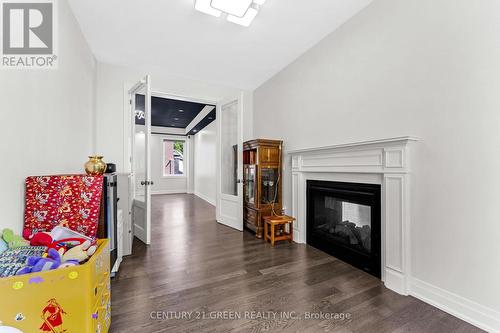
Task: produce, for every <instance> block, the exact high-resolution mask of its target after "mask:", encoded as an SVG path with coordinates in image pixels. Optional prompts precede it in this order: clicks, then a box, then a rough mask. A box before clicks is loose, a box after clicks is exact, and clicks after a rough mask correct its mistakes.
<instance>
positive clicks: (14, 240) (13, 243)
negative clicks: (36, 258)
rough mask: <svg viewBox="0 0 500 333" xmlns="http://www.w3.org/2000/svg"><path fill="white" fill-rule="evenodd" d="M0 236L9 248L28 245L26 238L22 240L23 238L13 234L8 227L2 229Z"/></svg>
mask: <svg viewBox="0 0 500 333" xmlns="http://www.w3.org/2000/svg"><path fill="white" fill-rule="evenodd" d="M2 238H3V240H4V241H5V242H6V243H7V244H8V245H9V249H14V248H16V247H21V246H28V245H29V243H28V242H27V241H26V240H24V238H22V237H21V236H19V235H16V234H14V232H13V231H12V230H11V229H8V228H7V229H3V232H2Z"/></svg>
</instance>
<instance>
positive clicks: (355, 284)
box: [111, 194, 480, 333]
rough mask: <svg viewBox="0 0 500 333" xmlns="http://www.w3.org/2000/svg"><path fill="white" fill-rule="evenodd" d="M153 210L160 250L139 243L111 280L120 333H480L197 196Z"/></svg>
mask: <svg viewBox="0 0 500 333" xmlns="http://www.w3.org/2000/svg"><path fill="white" fill-rule="evenodd" d="M152 206H153V218H152V228H153V229H152V245H151V246H150V247H149V248H147V247H146V246H145V245H143V244H142V243H141V242H139V241H138V240H137V239H136V240H135V241H134V249H133V253H134V254H133V255H132V256H130V257H126V258H124V261H123V263H122V266H121V268H120V272H119V275H118V276H117V277H116V278H115V279H113V280H112V318H113V320H112V325H111V332H114V333H117V332H141V333H152V332H409V331H411V332H467V333H468V332H480V330H479V329H477V328H475V327H473V326H471V325H469V324H467V323H465V322H463V321H461V320H459V319H457V318H455V317H453V316H451V315H448V314H446V313H445V312H443V311H441V310H438V309H436V308H434V307H432V306H430V305H428V304H425V303H423V302H421V301H419V300H417V299H415V298H413V297H403V296H400V295H398V294H395V293H394V292H392V291H389V290H388V289H386V288H385V287H384V286H383V285H382V283H381V282H380V281H379V280H378V279H376V278H374V277H372V276H371V275H368V274H366V273H364V272H362V271H360V270H358V269H355V268H353V267H351V266H349V265H347V264H345V263H343V262H341V261H339V260H336V259H335V258H333V257H331V256H328V255H326V254H325V253H323V252H321V251H319V250H316V249H314V248H312V247H309V246H304V245H299V244H295V243H292V244H289V243H279V244H277V246H276V247H275V248H274V249H273V248H271V246H270V245H269V244H266V243H264V242H263V241H262V240H258V239H255V237H254V236H253V235H252V234H251V233H250V232H247V231H244V232H243V233H241V232H238V231H235V230H233V229H230V228H228V227H225V226H222V225H220V224H218V223H216V222H215V208H214V207H213V206H211V205H210V204H208V203H206V202H205V201H203V200H201V199H199V198H198V197H196V196H194V195H187V194H179V195H157V196H153V205H152ZM183 311H186V312H183ZM252 311H253V312H252ZM307 312H311V313H312V314H316V315H324V314H327V315H329V314H334V313H336V314H338V315H339V316H343V317H342V318H340V317H339V318H338V320H328V319H325V318H324V317H323V318H317V319H316V318H309V319H307V318H305V315H306V313H307ZM203 314H204V316H205V318H199V317H200V316H203ZM266 314H267V315H266ZM181 315H184V318H181V319H171V318H167V317H169V316H181ZM234 316H241V318H240V319H237V320H233V318H234ZM287 316H289V317H287ZM298 316H301V317H302V318H300V319H298V318H297V317H298Z"/></svg>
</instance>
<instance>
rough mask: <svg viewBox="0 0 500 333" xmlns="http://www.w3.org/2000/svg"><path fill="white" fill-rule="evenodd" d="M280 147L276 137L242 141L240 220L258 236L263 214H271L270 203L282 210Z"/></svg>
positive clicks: (275, 210)
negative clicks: (241, 215) (241, 218)
mask: <svg viewBox="0 0 500 333" xmlns="http://www.w3.org/2000/svg"><path fill="white" fill-rule="evenodd" d="M282 147H283V141H279V140H267V139H256V140H250V141H247V142H245V143H243V220H244V225H245V227H246V228H248V229H250V230H252V231H254V232H255V236H256V237H257V238H262V237H263V233H264V232H263V231H264V221H263V217H264V216H270V215H273V206H274V212H275V213H276V214H281V208H282V198H281V196H282V189H281V188H282V186H281V184H282V162H281V160H282ZM273 202H274V205H273Z"/></svg>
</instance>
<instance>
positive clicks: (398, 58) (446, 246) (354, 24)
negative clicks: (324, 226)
mask: <svg viewBox="0 0 500 333" xmlns="http://www.w3.org/2000/svg"><path fill="white" fill-rule="evenodd" d="M498 36H500V3H499V2H498V1H495V0H477V1H468V0H456V1H449V0H405V1H397V0H376V1H374V3H373V4H372V5H370V6H369V7H367V8H366V9H365V10H364V11H362V12H361V13H360V14H358V15H357V16H355V17H354V18H353V19H352V20H350V21H349V22H347V23H346V24H345V25H344V26H342V27H341V28H339V29H338V30H337V31H335V32H334V33H332V34H331V35H329V36H328V37H326V38H325V39H324V40H323V41H321V42H320V43H319V44H317V45H316V46H315V47H313V48H312V49H311V50H309V51H308V52H307V53H305V54H304V55H303V56H301V57H300V58H299V59H297V60H296V61H295V62H294V63H292V64H291V65H289V66H288V67H287V68H285V69H284V70H283V71H282V72H280V73H278V74H277V75H276V76H274V77H273V78H272V79H270V80H269V81H268V82H266V83H264V84H263V85H262V86H261V87H259V88H258V89H256V91H255V92H254V133H255V136H256V137H265V138H275V139H283V140H284V141H285V150H290V149H298V148H308V147H315V146H325V145H333V144H340V143H349V142H357V141H364V140H370V139H383V138H388V137H396V136H404V135H413V136H417V137H420V138H422V139H423V141H421V142H419V143H417V144H415V161H412V164H413V165H414V166H415V168H414V170H413V174H412V181H413V182H412V188H413V190H412V193H411V196H412V214H411V220H412V221H411V225H412V227H411V235H412V237H411V244H412V257H411V267H412V268H411V269H412V277H413V282H412V294H413V295H415V296H417V297H419V298H421V299H424V300H426V301H427V302H429V303H431V304H434V305H436V306H438V307H440V308H442V309H443V310H445V311H448V312H450V313H452V314H454V315H457V316H458V317H461V318H462V319H465V320H467V321H469V322H471V323H473V324H475V325H478V326H480V327H482V328H484V329H487V330H490V331H495V330H496V331H500V301H499V298H498V295H499V294H500V285H499V284H498V281H499V280H500V266H499V265H498V264H496V263H498V253H500V245H499V244H500V243H499V241H498V236H499V235H500V223H499V220H500V213H499V211H498V208H497V207H498V205H499V198H500V185H499V184H500V173H499V172H498V170H500V157H499V154H498V152H499V151H500V143H499V142H500V130H499V129H500V127H499V124H500V112H499V110H500V94H499V91H500V62H499V61H498V59H500V38H498ZM287 163H289V161H287ZM289 170H290V165H289V164H288V165H287V171H286V175H285V176H286V177H285V180H286V183H285V184H284V186H285V189H284V190H285V192H284V197H285V205H286V207H287V208H288V212H290V209H291V200H290V197H291V195H290V177H291V176H290V172H289Z"/></svg>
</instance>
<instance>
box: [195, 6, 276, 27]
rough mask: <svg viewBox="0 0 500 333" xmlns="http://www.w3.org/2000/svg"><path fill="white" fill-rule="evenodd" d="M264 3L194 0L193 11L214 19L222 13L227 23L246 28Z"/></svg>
mask: <svg viewBox="0 0 500 333" xmlns="http://www.w3.org/2000/svg"><path fill="white" fill-rule="evenodd" d="M265 2H266V0H196V1H195V9H196V10H199V11H201V12H203V13H206V14H209V15H212V16H216V17H220V16H221V15H222V14H223V13H224V14H226V15H225V16H226V20H228V21H229V22H231V23H236V24H239V25H242V26H245V27H248V26H249V25H250V24H251V23H252V21H253V20H254V19H255V17H256V16H257V14H258V13H259V10H260V8H261V6H262V5H263V4H264V3H265Z"/></svg>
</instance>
